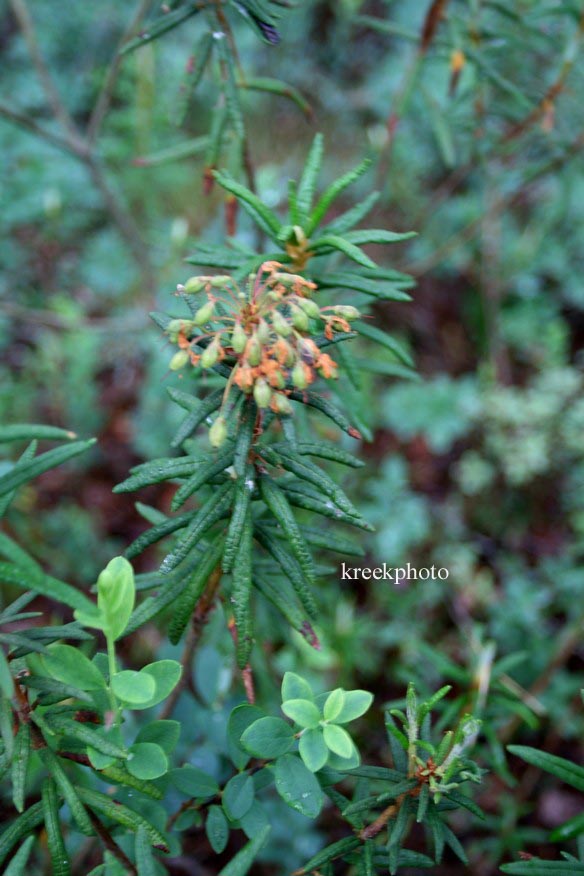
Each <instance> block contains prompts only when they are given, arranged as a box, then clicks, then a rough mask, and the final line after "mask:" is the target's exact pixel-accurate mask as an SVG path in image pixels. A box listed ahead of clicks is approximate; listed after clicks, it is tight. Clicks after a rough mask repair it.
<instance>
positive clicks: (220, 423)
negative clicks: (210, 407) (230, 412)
mask: <svg viewBox="0 0 584 876" xmlns="http://www.w3.org/2000/svg"><path fill="white" fill-rule="evenodd" d="M226 438H227V424H226V422H225V417H222V416H219V417H217V419H216V420H215V422H214V423H213V425H212V426H211V428H210V429H209V441H210V442H211V446H212V447H221V445H222V444H224V443H225V439H226Z"/></svg>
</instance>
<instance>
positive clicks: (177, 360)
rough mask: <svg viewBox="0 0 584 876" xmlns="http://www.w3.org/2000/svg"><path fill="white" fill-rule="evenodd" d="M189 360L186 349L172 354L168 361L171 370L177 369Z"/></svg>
mask: <svg viewBox="0 0 584 876" xmlns="http://www.w3.org/2000/svg"><path fill="white" fill-rule="evenodd" d="M188 361H189V354H188V353H187V351H186V350H179V351H178V352H177V353H175V354H174V356H173V357H172V359H171V360H170V363H169V366H168V367H169V368H170V370H171V371H179V370H180V369H181V368H182V367H183V365H186V364H187V362H188Z"/></svg>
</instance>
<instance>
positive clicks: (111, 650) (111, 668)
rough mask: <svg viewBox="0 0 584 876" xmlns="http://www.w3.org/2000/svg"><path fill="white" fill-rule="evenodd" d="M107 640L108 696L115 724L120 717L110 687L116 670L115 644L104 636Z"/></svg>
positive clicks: (117, 705) (116, 702)
mask: <svg viewBox="0 0 584 876" xmlns="http://www.w3.org/2000/svg"><path fill="white" fill-rule="evenodd" d="M106 641H107V664H108V672H109V685H108V690H109V696H110V703H111V708H112V712H113V713H114V715H115V716H116V724H117V723H119V719H120V707H119V704H118V701H117V698H116V695H115V693H114V691H113V688H112V679H113V677H114V675H115V674H116V672H117V668H116V645H115V642H114V640H113V639H112V638H111V637H110V636H106Z"/></svg>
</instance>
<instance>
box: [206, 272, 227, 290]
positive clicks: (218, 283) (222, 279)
mask: <svg viewBox="0 0 584 876" xmlns="http://www.w3.org/2000/svg"><path fill="white" fill-rule="evenodd" d="M230 280H231V277H230V276H229V274H217V275H216V276H215V277H210V278H209V283H210V284H211V286H212V287H213V289H223V288H224V287H225V286H226V285H227V283H229V281H230Z"/></svg>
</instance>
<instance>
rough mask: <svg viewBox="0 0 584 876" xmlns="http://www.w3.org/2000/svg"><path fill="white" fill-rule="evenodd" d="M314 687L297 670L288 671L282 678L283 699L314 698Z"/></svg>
mask: <svg viewBox="0 0 584 876" xmlns="http://www.w3.org/2000/svg"><path fill="white" fill-rule="evenodd" d="M312 699H314V696H313V693H312V688H311V687H310V685H309V684H308V682H307V681H305V679H304V678H302V677H301V676H300V675H297V674H296V673H295V672H286V673H285V674H284V678H283V680H282V700H283V701H284V700H312Z"/></svg>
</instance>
